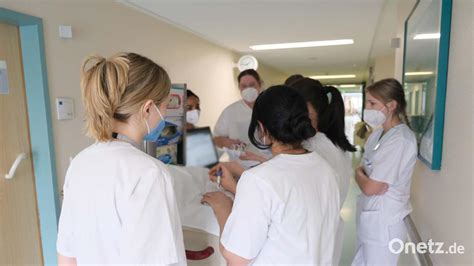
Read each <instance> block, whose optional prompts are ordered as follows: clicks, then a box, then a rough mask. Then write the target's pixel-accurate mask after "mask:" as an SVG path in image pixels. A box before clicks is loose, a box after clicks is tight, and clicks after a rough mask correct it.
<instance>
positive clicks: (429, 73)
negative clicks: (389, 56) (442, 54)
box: [405, 71, 433, 76]
mask: <svg viewBox="0 0 474 266" xmlns="http://www.w3.org/2000/svg"><path fill="white" fill-rule="evenodd" d="M405 75H406V76H425V75H433V71H420V72H407V73H405Z"/></svg>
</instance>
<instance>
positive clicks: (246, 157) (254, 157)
mask: <svg viewBox="0 0 474 266" xmlns="http://www.w3.org/2000/svg"><path fill="white" fill-rule="evenodd" d="M239 159H240V160H243V161H257V162H261V163H263V162H265V161H267V158H265V157H263V156H261V155H258V154H256V153H254V152H251V151H245V153H243V154H242V155H240V157H239Z"/></svg>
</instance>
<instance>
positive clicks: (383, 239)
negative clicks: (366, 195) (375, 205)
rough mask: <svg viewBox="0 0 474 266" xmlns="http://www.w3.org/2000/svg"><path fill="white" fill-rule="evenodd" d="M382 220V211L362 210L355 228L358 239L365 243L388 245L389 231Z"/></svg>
mask: <svg viewBox="0 0 474 266" xmlns="http://www.w3.org/2000/svg"><path fill="white" fill-rule="evenodd" d="M384 220H385V219H384V217H383V215H382V211H362V212H361V213H360V220H359V227H358V230H357V235H358V237H359V239H360V240H361V241H362V242H364V243H367V244H372V245H379V246H385V245H388V242H389V231H388V225H387V224H386V223H385V222H384Z"/></svg>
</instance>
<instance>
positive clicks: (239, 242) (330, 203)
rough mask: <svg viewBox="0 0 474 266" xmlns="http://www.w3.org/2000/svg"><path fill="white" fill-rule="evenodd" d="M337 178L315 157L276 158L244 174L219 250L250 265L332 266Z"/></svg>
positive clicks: (326, 164)
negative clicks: (244, 259)
mask: <svg viewBox="0 0 474 266" xmlns="http://www.w3.org/2000/svg"><path fill="white" fill-rule="evenodd" d="M334 175H335V173H334V171H333V170H332V169H331V167H330V166H329V164H328V163H327V162H326V161H325V160H324V159H323V158H322V157H321V156H319V155H318V154H317V153H314V152H313V153H307V154H302V155H288V154H280V155H277V156H276V157H274V158H272V159H271V160H269V161H267V162H265V163H263V164H261V165H258V166H256V167H254V168H251V169H250V170H247V171H245V172H244V174H243V175H242V177H241V178H240V180H239V182H238V184H237V193H236V197H235V200H234V204H233V207H232V212H231V214H230V216H229V218H228V220H227V222H226V224H225V226H224V230H223V232H222V236H221V244H222V245H223V246H224V247H225V249H226V250H228V251H230V252H232V253H234V254H236V255H238V256H240V257H243V258H246V259H249V260H252V263H253V264H273V265H275V264H291V265H294V264H311V265H314V264H317V265H332V255H333V249H334V240H335V234H336V228H337V226H338V221H339V191H338V188H337V183H336V179H335V177H334Z"/></svg>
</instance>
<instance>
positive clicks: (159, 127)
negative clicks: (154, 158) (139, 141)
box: [144, 105, 166, 141]
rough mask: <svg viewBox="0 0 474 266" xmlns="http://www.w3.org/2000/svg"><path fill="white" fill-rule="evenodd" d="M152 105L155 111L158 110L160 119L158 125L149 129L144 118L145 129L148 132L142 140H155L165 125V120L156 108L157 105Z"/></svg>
mask: <svg viewBox="0 0 474 266" xmlns="http://www.w3.org/2000/svg"><path fill="white" fill-rule="evenodd" d="M154 106H155V109H156V111H158V114H159V115H160V117H161V120H160V123H158V125H157V126H156V127H155V128H153V129H152V130H150V126H149V125H148V122H147V121H146V119H145V125H146V129H147V130H148V134H147V135H146V136H145V138H144V140H146V141H156V140H157V139H158V137H159V136H160V135H161V132H162V131H163V129H164V128H165V125H166V121H165V119H164V118H163V116H162V115H161V112H160V110H159V109H158V107H156V105H154Z"/></svg>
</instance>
